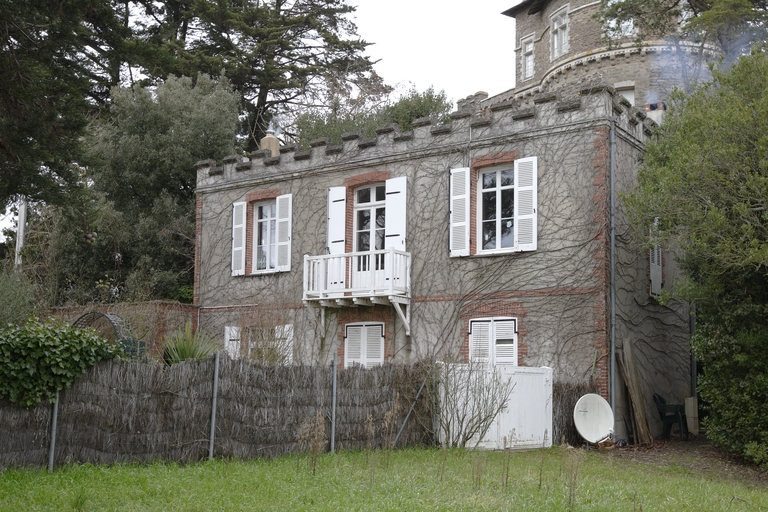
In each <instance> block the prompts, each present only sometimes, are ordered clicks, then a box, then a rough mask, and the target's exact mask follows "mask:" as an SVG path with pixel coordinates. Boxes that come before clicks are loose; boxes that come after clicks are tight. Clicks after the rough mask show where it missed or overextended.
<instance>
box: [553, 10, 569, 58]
mask: <svg viewBox="0 0 768 512" xmlns="http://www.w3.org/2000/svg"><path fill="white" fill-rule="evenodd" d="M550 20H551V26H552V29H551V32H552V58H553V59H556V58H558V57H560V56H561V55H565V53H566V52H568V7H567V6H566V7H563V8H562V9H560V10H559V11H557V12H556V13H554V14H553V15H552V16H551V17H550Z"/></svg>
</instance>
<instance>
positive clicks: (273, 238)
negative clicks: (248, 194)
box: [251, 199, 277, 274]
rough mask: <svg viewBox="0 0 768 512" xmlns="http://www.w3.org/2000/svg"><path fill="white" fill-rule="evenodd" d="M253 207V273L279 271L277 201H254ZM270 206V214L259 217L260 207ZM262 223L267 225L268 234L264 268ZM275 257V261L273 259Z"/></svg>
mask: <svg viewBox="0 0 768 512" xmlns="http://www.w3.org/2000/svg"><path fill="white" fill-rule="evenodd" d="M251 207H252V208H253V210H252V211H253V248H252V251H251V260H252V261H251V273H252V274H266V273H270V272H277V201H275V200H274V199H272V200H268V201H258V202H255V203H252V205H251ZM262 207H264V208H269V209H270V210H271V211H270V212H269V215H268V216H267V217H265V218H263V219H259V215H258V211H259V208H262ZM261 224H266V225H267V231H266V233H267V236H266V243H265V248H266V251H265V252H266V256H265V260H264V268H259V267H258V265H259V242H260V240H259V227H260V225H261ZM273 259H274V261H273Z"/></svg>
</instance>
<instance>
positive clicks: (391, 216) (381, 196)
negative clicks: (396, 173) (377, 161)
mask: <svg viewBox="0 0 768 512" xmlns="http://www.w3.org/2000/svg"><path fill="white" fill-rule="evenodd" d="M406 186H407V178H406V177H405V176H401V177H398V178H391V179H388V180H386V182H384V183H383V184H382V183H378V184H373V185H365V186H362V187H360V188H357V189H355V190H354V204H353V205H351V207H352V208H354V214H353V219H354V220H353V222H354V226H353V231H354V234H353V237H354V240H353V243H352V251H353V252H354V251H358V252H366V251H375V250H378V249H379V248H380V249H389V248H390V247H393V248H395V249H397V250H399V251H405V230H406V215H405V214H406V209H407V204H406ZM346 194H347V187H343V186H342V187H330V188H329V189H328V239H327V251H328V254H344V253H346V252H347V248H346V226H347V224H346V222H347V220H346V219H347V204H346ZM382 223H383V226H382Z"/></svg>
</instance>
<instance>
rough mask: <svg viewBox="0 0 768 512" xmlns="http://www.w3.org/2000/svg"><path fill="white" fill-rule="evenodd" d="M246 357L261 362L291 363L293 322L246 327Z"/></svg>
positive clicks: (274, 363)
mask: <svg viewBox="0 0 768 512" xmlns="http://www.w3.org/2000/svg"><path fill="white" fill-rule="evenodd" d="M248 358H249V359H252V360H254V361H257V362H259V363H262V364H268V365H289V364H292V363H293V324H285V325H275V326H265V325H254V326H251V327H249V328H248Z"/></svg>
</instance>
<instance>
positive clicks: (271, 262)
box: [269, 219, 277, 268]
mask: <svg viewBox="0 0 768 512" xmlns="http://www.w3.org/2000/svg"><path fill="white" fill-rule="evenodd" d="M276 231H277V221H276V220H275V219H272V220H270V221H269V268H275V262H276V261H277V254H275V240H277V238H276V236H275V234H276Z"/></svg>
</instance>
